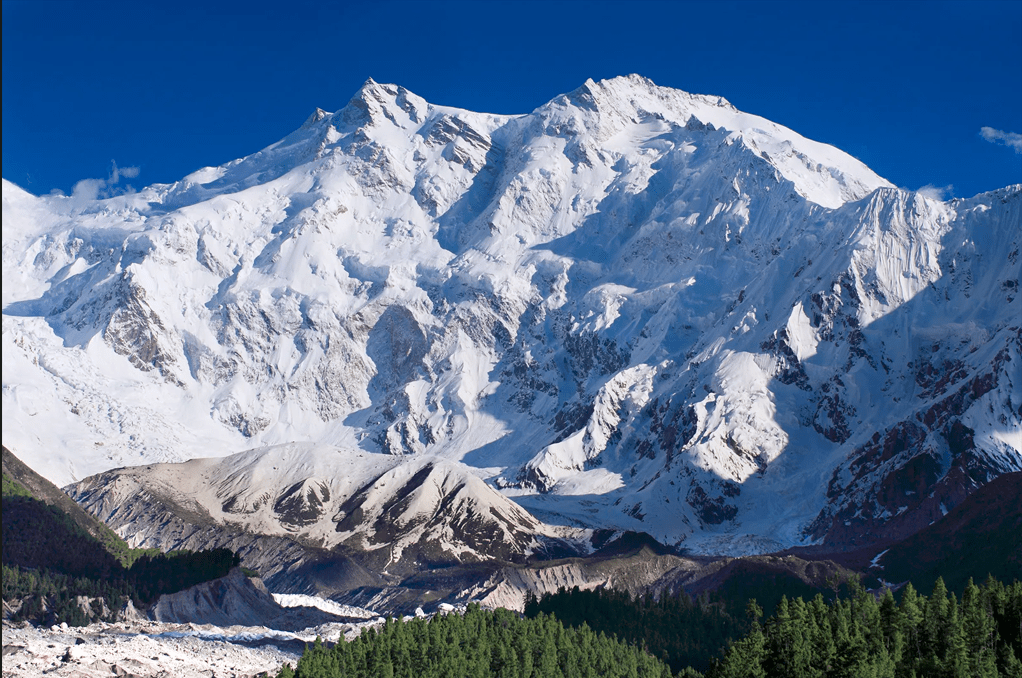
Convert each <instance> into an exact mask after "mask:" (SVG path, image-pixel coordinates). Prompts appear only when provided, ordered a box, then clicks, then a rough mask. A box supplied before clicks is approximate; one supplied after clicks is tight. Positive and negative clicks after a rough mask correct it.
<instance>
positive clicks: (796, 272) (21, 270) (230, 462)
mask: <svg viewBox="0 0 1022 678" xmlns="http://www.w3.org/2000/svg"><path fill="white" fill-rule="evenodd" d="M1020 248H1022V186H1011V187H1007V188H1004V189H1001V190H999V191H995V192H992V193H986V194H982V195H979V196H976V197H974V198H971V199H967V200H952V201H949V202H940V201H938V200H934V199H932V198H930V197H927V196H926V195H924V194H922V193H914V192H910V191H905V190H902V189H898V188H896V187H894V186H892V185H891V184H890V183H889V182H887V181H885V180H884V179H882V178H880V177H879V176H877V175H876V174H874V173H873V172H872V171H871V170H870V169H869V168H867V167H866V166H864V165H863V164H862V163H861V162H859V161H858V160H856V159H854V158H852V157H850V156H848V155H847V154H845V153H843V152H841V151H839V150H837V149H835V148H833V147H830V146H827V145H824V144H820V143H816V142H813V141H810V140H808V139H805V138H803V137H801V136H799V135H798V134H796V133H795V132H792V131H791V130H788V129H786V128H784V127H781V126H779V125H776V124H774V123H772V122H770V121H767V120H765V119H763V118H759V117H757V116H754V115H749V114H746V113H742V112H740V111H738V110H736V109H735V108H734V107H733V106H731V105H730V104H729V103H728V102H727V101H725V100H723V99H721V98H718V97H707V96H698V95H692V94H687V93H685V92H681V91H677V90H672V89H667V88H662V87H657V86H656V85H654V84H653V83H651V82H650V81H648V80H645V79H643V78H640V77H637V76H629V77H624V78H615V79H613V80H607V81H602V82H599V83H597V82H593V81H588V82H586V83H585V84H584V85H583V86H582V87H580V88H579V89H578V90H575V91H574V92H571V93H569V94H566V95H563V96H560V97H557V98H555V99H554V100H552V101H551V102H549V103H548V104H546V105H544V106H541V107H540V108H538V109H536V110H535V111H533V112H532V113H530V114H528V115H520V116H499V115H487V114H479V113H471V112H468V111H463V110H459V109H455V108H449V107H443V106H435V105H432V104H429V103H427V102H426V101H424V100H423V99H421V98H419V97H417V96H416V95H414V94H412V93H411V92H408V91H407V90H405V89H403V88H401V87H396V86H392V85H380V84H377V83H375V82H373V81H368V82H367V83H366V84H365V85H364V86H363V87H362V89H361V90H360V91H359V92H358V93H357V94H356V95H355V97H354V98H353V99H352V100H351V101H350V102H349V104H348V105H347V106H345V107H344V108H343V109H341V110H340V111H338V112H336V113H333V114H330V113H326V112H324V111H321V110H317V111H316V112H315V113H313V115H312V116H310V118H309V119H308V120H307V121H306V122H305V124H304V125H302V127H301V128H300V129H298V130H297V131H295V132H294V133H293V134H291V135H289V136H288V137H286V138H285V139H283V140H281V141H280V142H278V143H276V144H273V145H272V146H269V147H267V148H266V149H264V150H262V151H260V152H258V153H255V154H254V155H251V156H248V157H246V158H242V159H240V160H236V161H234V162H231V163H228V164H226V165H224V166H221V167H216V168H204V169H202V170H199V171H197V172H195V173H193V174H191V175H189V176H188V177H185V178H184V179H183V180H181V181H179V182H177V183H175V184H171V185H154V186H150V187H148V188H146V189H144V190H142V191H140V192H138V193H134V194H130V195H124V196H120V197H115V198H110V199H107V200H100V201H94V202H88V203H82V202H80V201H77V200H75V199H73V198H64V197H45V198H39V197H34V196H31V195H29V194H28V193H25V192H24V191H22V190H21V189H19V188H17V187H16V186H14V185H12V184H10V183H8V182H6V181H5V182H4V185H3V267H4V271H3V282H4V285H3V384H4V386H3V418H4V426H3V442H4V445H5V446H7V447H9V448H10V449H12V450H14V451H15V452H16V453H17V454H18V455H19V456H20V457H21V458H22V459H24V460H25V461H26V462H27V463H28V464H29V465H31V466H32V467H33V468H35V469H37V470H38V471H39V472H40V473H42V474H43V475H46V476H47V477H49V478H50V479H52V480H54V481H57V482H59V483H68V482H71V481H76V480H80V479H82V478H85V477H86V476H88V475H91V474H95V473H99V472H102V471H107V470H108V469H111V468H114V467H120V466H139V465H150V464H154V463H159V462H179V461H183V460H186V459H194V458H216V459H207V460H204V461H201V462H190V463H189V464H185V465H183V466H180V467H167V466H157V467H154V468H153V470H152V471H151V472H150V471H147V470H146V469H144V468H139V469H130V470H128V471H124V472H117V473H112V474H106V475H105V476H103V477H101V478H96V479H93V480H91V481H89V482H87V483H84V484H83V485H80V486H78V488H77V489H76V490H75V492H76V493H77V495H78V497H79V499H80V500H83V501H86V503H88V504H89V505H90V506H92V507H93V509H94V510H95V511H96V512H98V513H100V514H101V515H102V516H103V517H104V518H107V519H111V518H112V517H113V514H114V513H115V512H116V511H117V510H119V508H118V507H119V506H121V505H122V503H123V502H127V503H128V504H130V503H131V501H132V498H137V497H149V498H150V499H151V498H152V497H153V496H157V495H158V496H159V497H162V499H161V501H165V502H171V503H175V502H176V503H177V504H178V505H179V506H188V507H189V509H188V510H189V511H194V512H196V515H202V516H205V518H204V519H206V520H210V521H213V522H215V523H217V524H224V525H230V526H234V527H237V528H239V529H246V530H251V531H256V532H259V533H263V534H281V535H296V536H298V537H300V538H301V539H303V540H306V542H307V543H310V544H317V545H319V546H323V547H327V548H330V547H333V546H336V545H338V544H345V545H348V546H352V545H353V544H355V543H356V542H357V544H358V545H359V548H364V549H368V550H373V549H382V548H387V549H391V552H392V551H394V550H395V549H396V551H397V555H396V556H388V558H389V560H388V562H389V561H392V560H394V559H395V558H396V559H400V558H401V553H403V552H404V550H406V549H411V550H410V551H409V553H413V552H414V554H415V558H417V559H419V560H422V561H423V562H427V561H431V559H434V558H438V557H439V556H438V553H441V552H442V553H445V554H447V556H445V557H451V556H452V554H454V556H456V557H458V558H466V557H469V556H471V557H479V558H485V557H487V552H488V549H496V551H495V552H496V554H497V555H496V557H501V558H507V559H512V560H514V559H516V558H521V557H525V556H527V555H528V554H529V553H531V552H532V551H533V550H534V549H536V548H541V547H542V544H543V543H544V540H548V539H568V540H571V539H577V538H581V537H584V535H585V534H586V532H585V530H588V529H592V528H606V529H612V530H635V531H643V532H648V533H649V534H650V535H652V536H653V537H655V538H656V539H658V540H660V541H662V542H664V543H668V544H678V545H681V546H684V547H686V548H689V549H691V550H693V551H695V552H710V553H750V552H764V551H771V550H776V549H779V548H784V547H787V546H791V545H797V544H808V543H820V542H823V543H827V544H831V545H834V546H851V545H856V544H864V543H872V542H874V541H877V540H879V539H880V538H894V537H897V536H901V535H907V534H910V533H912V532H914V531H915V530H917V529H919V528H920V527H922V526H925V525H926V524H928V523H929V522H931V521H932V520H934V518H935V517H937V516H940V515H941V514H942V513H943V512H946V511H947V510H949V509H950V508H952V507H953V506H954V505H955V504H957V503H958V502H960V501H961V500H962V499H963V498H964V497H965V496H967V495H968V494H969V493H970V492H971V491H972V490H973V489H975V488H977V487H979V486H981V485H982V484H984V483H985V482H987V481H989V480H990V479H992V478H994V477H996V476H997V475H999V474H1001V473H1003V472H1007V471H1017V470H1022V423H1020V422H1022V329H1020V328H1022V301H1020V299H1019V296H1020V294H1019V278H1020V275H1019V272H1020V267H1022V262H1020V261H1019V254H1020ZM228 455H232V456H228ZM170 479H172V480H170ZM118 488H121V489H118ZM161 488H162V489H161ZM129 490H130V491H129ZM139 501H141V500H139ZM146 501H149V500H146ZM148 505H149V506H152V503H151V502H150V503H149V504H148ZM137 508H138V507H137ZM124 510H125V511H129V512H130V511H131V510H132V509H130V508H125V509H124ZM138 511H143V509H142V508H138ZM143 512H144V511H143ZM115 522H116V521H115ZM144 522H145V521H136V523H137V524H138V525H141V524H142V523H144ZM133 524H135V523H132V522H130V521H126V522H123V523H122V524H121V527H120V531H121V532H122V533H125V534H127V535H128V536H129V537H130V536H131V535H132V534H133V530H142V531H144V530H145V529H146V528H143V527H140V526H136V527H132V525H133ZM139 534H140V535H141V532H140V533H139ZM142 539H143V537H142V536H139V537H138V539H137V540H136V541H139V540H142ZM353 540H354V541H353ZM498 544H499V547H498V546H497V545H498ZM409 557H411V556H409ZM385 560H387V559H385Z"/></svg>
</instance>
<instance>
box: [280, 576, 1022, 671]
mask: <svg viewBox="0 0 1022 678" xmlns="http://www.w3.org/2000/svg"><path fill="white" fill-rule="evenodd" d="M846 591H847V593H845V594H842V595H840V596H837V597H836V598H835V599H834V600H832V601H830V602H827V601H826V600H825V599H824V597H823V595H821V594H817V595H816V596H815V597H814V598H812V599H811V600H810V601H808V602H806V601H805V600H804V599H803V598H802V597H801V596H799V597H795V598H793V599H789V598H788V597H787V596H782V597H781V599H780V601H779V602H778V604H777V606H776V610H775V612H774V614H773V615H771V616H769V617H768V618H766V619H765V621H764V615H763V609H762V608H761V607H760V606H759V605H758V604H757V603H756V601H755V600H750V601H748V602H747V604H746V611H745V612H746V613H745V615H744V621H742V622H739V621H737V620H736V619H735V615H732V614H731V611H729V610H727V609H724V608H725V607H726V604H724V603H721V602H719V601H718V602H712V601H710V600H709V599H708V598H704V599H703V600H700V601H691V600H689V599H687V598H684V597H672V596H664V597H663V598H661V599H660V600H654V599H652V597H649V596H642V597H638V598H632V597H631V596H629V595H627V594H625V593H620V592H615V591H602V590H596V591H579V590H578V589H577V588H575V589H572V590H570V591H566V590H563V589H562V590H560V591H558V592H557V593H555V594H547V595H545V596H543V598H540V599H536V598H530V599H529V601H528V603H527V606H526V614H525V615H524V616H520V615H517V614H515V613H512V612H509V611H507V610H503V609H501V610H494V611H484V610H481V609H479V607H478V606H470V607H469V609H468V611H467V612H466V613H465V614H464V615H453V614H452V615H446V616H436V617H434V618H433V619H431V620H429V621H425V620H422V619H415V620H412V621H409V622H402V621H401V620H395V619H390V620H388V621H387V622H386V624H384V625H383V626H382V627H381V628H379V629H378V630H368V631H366V632H364V633H363V634H362V635H361V636H359V637H358V638H356V639H355V640H353V641H351V642H345V641H344V639H343V638H342V639H341V640H340V641H339V642H338V643H337V644H336V645H334V646H333V647H327V646H326V645H325V644H323V643H322V642H320V641H319V640H318V639H317V641H316V643H315V644H313V645H311V646H309V647H307V648H306V652H305V653H304V654H303V655H302V657H301V658H300V659H299V661H298V665H297V666H296V667H294V668H292V667H291V666H290V665H284V666H283V667H282V668H281V670H280V671H279V672H278V673H277V678H296V677H297V678H341V677H343V678H361V677H362V676H387V677H391V676H394V677H398V678H430V677H432V676H469V677H473V678H483V677H490V676H493V677H497V676H499V677H516V678H517V677H523V678H525V677H528V678H583V677H585V678H588V677H590V676H629V677H635V678H638V677H639V676H650V677H658V678H659V677H667V676H679V677H681V678H697V677H699V676H705V678H738V677H741V678H775V677H776V678H790V677H795V676H797V677H799V678H803V677H804V678H866V677H868V678H923V677H934V678H995V677H997V676H1009V677H1011V678H1022V662H1020V661H1019V657H1022V583H1019V582H1018V581H1017V580H1016V581H1015V582H1013V583H1012V584H1008V585H1005V584H1003V583H1001V582H1000V581H998V580H996V579H994V578H993V577H990V578H988V579H987V581H986V582H985V583H984V584H983V585H981V586H976V585H975V584H974V583H973V582H972V581H971V580H970V581H969V582H968V584H967V585H966V587H965V589H964V591H963V593H962V596H961V599H960V600H959V598H958V597H957V596H956V595H955V594H954V593H949V592H948V590H947V587H946V586H944V582H943V580H939V579H938V581H937V583H936V585H935V586H934V589H933V592H932V593H931V594H930V595H929V596H925V595H922V594H920V593H918V592H917V591H916V590H915V589H914V588H913V587H912V585H911V584H908V585H906V586H905V587H904V589H902V590H901V591H900V592H899V596H898V597H897V598H896V597H895V595H894V593H893V592H892V591H891V590H890V589H885V590H884V591H883V592H882V593H881V594H880V595H879V596H878V595H876V594H875V593H874V592H871V591H867V590H866V589H865V588H863V587H862V586H861V585H859V584H858V583H857V582H856V581H852V582H849V584H848V586H847V589H846ZM544 610H553V614H550V613H548V612H546V611H544ZM556 615H563V616H564V617H565V620H566V621H563V622H562V620H561V619H560V618H559V617H558V616H556ZM598 628H599V629H601V630H597V629H598ZM742 628H744V629H745V630H744V631H742V632H741V635H736V636H733V637H732V636H729V634H730V633H732V632H736V631H737V630H738V629H742ZM721 637H724V641H723V644H721V641H720V639H721ZM686 662H688V663H686ZM682 664H685V665H684V666H682ZM693 664H695V665H699V666H705V667H706V668H705V670H704V671H701V670H698V669H696V668H694V666H693Z"/></svg>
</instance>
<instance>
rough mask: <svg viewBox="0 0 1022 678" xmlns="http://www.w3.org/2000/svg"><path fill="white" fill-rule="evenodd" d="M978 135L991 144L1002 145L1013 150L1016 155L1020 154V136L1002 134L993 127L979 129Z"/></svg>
mask: <svg viewBox="0 0 1022 678" xmlns="http://www.w3.org/2000/svg"><path fill="white" fill-rule="evenodd" d="M979 135H980V136H981V137H983V138H984V139H986V140H987V141H989V142H990V143H992V144H1004V145H1005V146H1007V147H1008V148H1013V149H1015V152H1016V153H1020V154H1022V134H1018V133H1017V132H1003V131H1001V130H999V129H994V128H993V127H981V128H980V130H979Z"/></svg>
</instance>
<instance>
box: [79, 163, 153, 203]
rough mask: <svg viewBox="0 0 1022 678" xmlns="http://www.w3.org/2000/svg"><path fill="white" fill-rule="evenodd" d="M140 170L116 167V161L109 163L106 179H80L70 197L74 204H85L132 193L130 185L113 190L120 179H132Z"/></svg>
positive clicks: (132, 189)
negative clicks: (108, 173) (108, 172)
mask: <svg viewBox="0 0 1022 678" xmlns="http://www.w3.org/2000/svg"><path fill="white" fill-rule="evenodd" d="M139 172H141V170H140V169H139V168H138V167H118V166H117V161H116V160H111V161H110V175H109V176H108V177H107V178H106V179H82V180H81V181H79V182H78V183H77V184H75V187H74V189H73V190H72V192H71V197H72V198H74V199H75V201H76V202H79V203H81V202H87V201H90V200H97V199H100V198H112V197H113V196H115V195H123V194H125V193H134V192H135V189H134V188H132V187H131V185H125V186H124V187H123V188H115V187H116V186H117V184H119V183H120V181H121V177H124V178H126V179H134V178H135V177H137V176H138V175H139Z"/></svg>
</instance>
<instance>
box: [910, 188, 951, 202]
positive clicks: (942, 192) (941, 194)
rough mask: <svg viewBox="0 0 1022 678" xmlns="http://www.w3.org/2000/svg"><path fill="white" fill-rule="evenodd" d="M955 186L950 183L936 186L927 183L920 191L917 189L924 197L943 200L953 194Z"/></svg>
mask: <svg viewBox="0 0 1022 678" xmlns="http://www.w3.org/2000/svg"><path fill="white" fill-rule="evenodd" d="M954 188H955V187H954V186H952V185H951V184H948V185H947V186H934V185H933V184H926V185H925V186H923V187H922V188H920V189H919V190H918V191H916V193H918V194H919V195H921V196H923V197H924V198H929V199H930V200H939V201H941V202H943V201H944V200H947V199H948V198H950V197H951V196H952V194H953V191H954Z"/></svg>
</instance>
